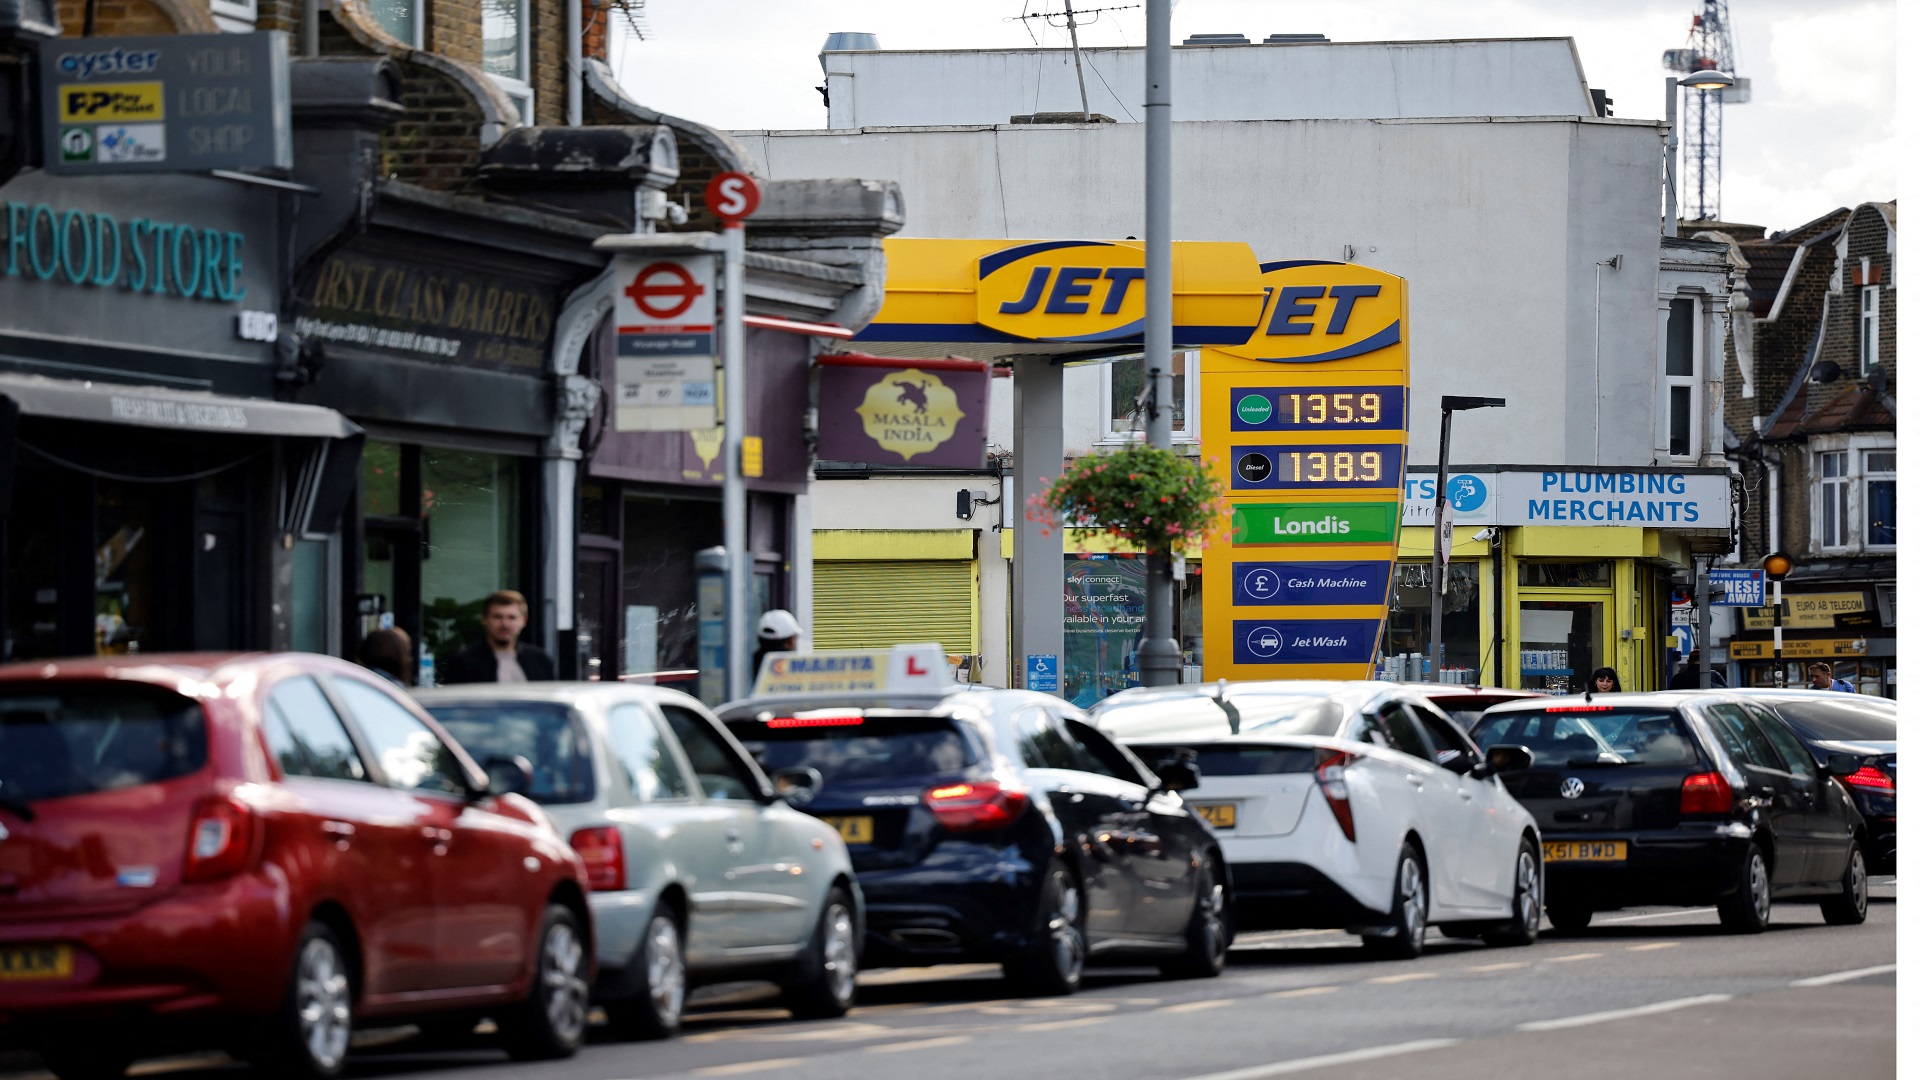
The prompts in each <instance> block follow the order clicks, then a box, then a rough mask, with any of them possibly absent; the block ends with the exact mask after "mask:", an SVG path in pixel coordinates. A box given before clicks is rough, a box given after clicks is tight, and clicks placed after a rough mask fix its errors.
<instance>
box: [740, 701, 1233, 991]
mask: <svg viewBox="0 0 1920 1080" xmlns="http://www.w3.org/2000/svg"><path fill="white" fill-rule="evenodd" d="M721 718H722V719H723V720H725V721H726V723H727V726H728V727H729V728H730V729H731V730H732V731H733V733H734V735H735V736H737V737H738V738H739V739H740V741H741V742H742V743H744V744H745V745H746V746H747V748H748V750H749V751H751V752H752V753H753V754H754V756H755V757H757V758H758V759H759V761H760V763H761V765H763V766H764V767H765V768H766V770H767V772H768V773H770V774H772V775H773V777H774V781H775V784H776V786H781V787H784V788H787V789H789V794H788V799H789V801H790V802H793V803H794V804H795V805H799V806H801V807H802V808H803V809H805V810H806V811H807V812H808V813H811V814H814V815H816V816H818V817H820V818H822V819H823V820H825V821H827V822H830V823H831V824H833V825H834V826H835V827H836V828H837V829H839V831H840V835H841V836H842V837H843V838H844V839H845V840H846V842H847V848H848V850H849V851H850V853H851V854H852V857H853V866H854V870H855V872H856V873H857V874H858V876H859V879H860V889H861V892H862V893H863V894H864V895H865V897H866V902H867V939H866V949H865V953H864V955H863V957H862V964H863V966H882V967H913V966H924V965H929V964H947V963H959V962H992V963H999V964H1001V965H1003V966H1004V968H1005V970H1006V973H1007V976H1008V978H1009V979H1011V980H1013V981H1014V982H1016V983H1017V984H1019V985H1020V986H1021V987H1022V988H1023V989H1024V990H1026V991H1027V992H1030V993H1037V994H1063V993H1071V992H1073V991H1074V990H1075V989H1077V988H1078V987H1079V984H1080V979H1081V973H1082V970H1083V968H1084V966H1085V965H1086V964H1088V963H1107V962H1132V963H1147V964H1157V965H1158V966H1159V967H1160V968H1161V970H1162V971H1163V972H1165V973H1167V974H1169V975H1172V976H1177V977H1210V976H1214V975H1218V974H1219V973H1220V971H1221V969H1222V967H1223V966H1224V965H1225V963H1226V955H1227V947H1228V945H1229V943H1230V942H1231V940H1232V928H1231V925H1230V922H1229V918H1230V916H1229V915H1228V912H1229V911H1231V907H1230V906H1229V905H1230V896H1229V893H1228V889H1229V883H1228V880H1227V871H1226V862H1225V860H1224V859H1222V858H1221V856H1220V850H1219V847H1218V845H1217V844H1216V843H1215V841H1214V837H1213V834H1212V833H1211V832H1210V831H1209V830H1208V828H1207V826H1206V824H1205V823H1204V822H1202V821H1201V820H1200V819H1199V817H1197V816H1196V815H1194V814H1193V813H1191V812H1190V811H1189V810H1188V808H1187V806H1186V804H1185V803H1184V802H1183V801H1182V799H1181V798H1180V795H1179V792H1180V791H1182V790H1185V789H1189V788H1192V787H1194V786H1196V785H1197V783H1198V777H1197V773H1196V771H1195V770H1194V767H1193V766H1192V765H1191V764H1190V763H1186V762H1172V763H1169V764H1166V765H1163V766H1162V768H1161V771H1160V774H1159V775H1157V776H1156V775H1155V774H1154V773H1152V772H1150V771H1149V770H1148V769H1147V768H1146V766H1144V765H1143V764H1141V762H1140V760H1139V759H1138V758H1136V757H1134V756H1133V755H1132V754H1131V753H1129V752H1127V751H1126V750H1125V749H1123V748H1121V747H1120V746H1119V745H1117V744H1115V743H1114V742H1112V741H1111V740H1109V739H1108V738H1107V737H1106V736H1104V735H1102V734H1100V733H1099V732H1098V731H1096V730H1094V729H1093V728H1092V727H1090V726H1089V725H1087V724H1086V723H1085V722H1084V721H1083V717H1082V716H1081V714H1080V713H1079V712H1078V711H1077V710H1075V709H1074V708H1073V707H1072V706H1071V705H1068V704H1067V703H1066V702H1064V701H1061V700H1060V699H1059V698H1054V697H1049V696H1047V695H1044V694H1037V693H1030V692H1027V691H1021V690H967V689H964V688H961V687H954V688H953V689H952V690H950V691H947V692H942V693H926V694H918V695H902V694H898V693H891V694H890V693H870V694H844V695H836V696H823V695H814V696H809V697H795V698H751V699H747V700H744V701H740V702H735V703H733V704H730V705H728V706H726V707H725V708H724V709H723V710H722V711H721ZM794 788H811V789H812V794H811V798H810V799H809V798H808V797H807V794H806V792H804V791H792V790H791V789H794Z"/></svg>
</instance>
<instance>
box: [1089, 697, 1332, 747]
mask: <svg viewBox="0 0 1920 1080" xmlns="http://www.w3.org/2000/svg"><path fill="white" fill-rule="evenodd" d="M1225 704H1226V705H1228V706H1231V707H1232V710H1233V712H1235V713H1238V714H1239V731H1238V732H1235V731H1234V730H1233V721H1232V714H1230V713H1229V712H1228V710H1227V709H1226V708H1223V707H1222V704H1221V703H1220V702H1217V701H1215V700H1214V699H1213V698H1212V697H1211V695H1201V694H1196V695H1194V696H1192V697H1175V698H1152V697H1149V698H1144V699H1142V700H1139V701H1132V702H1116V703H1114V704H1112V705H1107V706H1103V707H1101V708H1099V709H1097V710H1096V711H1095V712H1094V723H1095V725H1096V726H1097V727H1099V729H1100V730H1101V731H1104V732H1106V733H1107V734H1108V735H1111V736H1112V737H1114V738H1116V739H1120V740H1122V741H1124V742H1129V743H1131V742H1139V741H1144V740H1158V739H1179V738H1187V737H1202V736H1205V737H1217V736H1220V735H1227V734H1240V735H1246V734H1249V733H1258V734H1261V735H1323V736H1329V737H1331V736H1335V735H1338V734H1340V726H1341V722H1342V721H1343V720H1345V719H1346V710H1344V709H1343V708H1341V706H1340V705H1339V703H1338V702H1334V701H1329V700H1327V699H1326V698H1323V697H1314V696H1310V695H1307V694H1233V695H1230V696H1229V697H1228V698H1227V700H1226V702H1225Z"/></svg>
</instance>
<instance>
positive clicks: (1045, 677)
mask: <svg viewBox="0 0 1920 1080" xmlns="http://www.w3.org/2000/svg"><path fill="white" fill-rule="evenodd" d="M1027 689H1029V690H1035V691H1038V692H1040V693H1042V694H1057V693H1059V692H1060V658H1059V657H1058V656H1056V655H1054V654H1053V653H1028V654H1027Z"/></svg>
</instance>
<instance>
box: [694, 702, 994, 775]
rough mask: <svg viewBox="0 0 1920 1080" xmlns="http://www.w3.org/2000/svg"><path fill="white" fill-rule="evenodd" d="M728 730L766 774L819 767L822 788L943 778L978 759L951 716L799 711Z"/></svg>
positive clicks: (737, 723)
mask: <svg viewBox="0 0 1920 1080" xmlns="http://www.w3.org/2000/svg"><path fill="white" fill-rule="evenodd" d="M727 728H728V730H730V731H732V732H733V735H734V737H735V738H737V739H739V740H740V742H741V743H742V744H743V745H745V746H746V748H747V752H748V753H750V754H752V755H753V757H754V760H756V761H758V762H759V763H760V767H761V768H763V769H765V770H766V771H767V772H768V773H775V772H779V771H780V770H781V769H801V768H807V769H816V770H818V771H819V773H820V777H821V781H822V783H823V785H824V786H827V787H831V786H833V785H835V784H841V783H860V782H868V781H875V780H890V779H894V778H896V777H898V778H902V779H905V778H909V777H916V778H917V777H927V776H941V775H947V774H951V773H956V772H959V771H960V770H962V769H965V768H966V767H967V766H969V765H972V764H973V763H974V762H975V761H976V760H978V755H977V754H976V753H975V752H974V749H973V746H972V744H971V742H970V740H968V738H967V736H966V734H965V733H964V732H962V731H961V730H960V728H959V727H958V724H957V722H956V721H955V720H953V719H952V718H951V717H944V716H897V715H895V716H889V715H874V714H863V713H861V712H860V711H859V710H852V709H815V710H798V711H795V712H793V713H791V714H787V715H780V716H770V715H765V714H761V715H759V716H755V717H753V718H748V719H733V720H729V721H727Z"/></svg>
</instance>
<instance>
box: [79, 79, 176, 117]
mask: <svg viewBox="0 0 1920 1080" xmlns="http://www.w3.org/2000/svg"><path fill="white" fill-rule="evenodd" d="M164 119H166V103H165V97H164V95H163V94H162V84H161V83H157V82H139V83H95V84H93V85H85V86H82V85H71V86H62V87H61V88H60V122H61V123H63V124H73V123H80V122H86V123H96V122H97V123H119V122H124V121H129V120H164Z"/></svg>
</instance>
